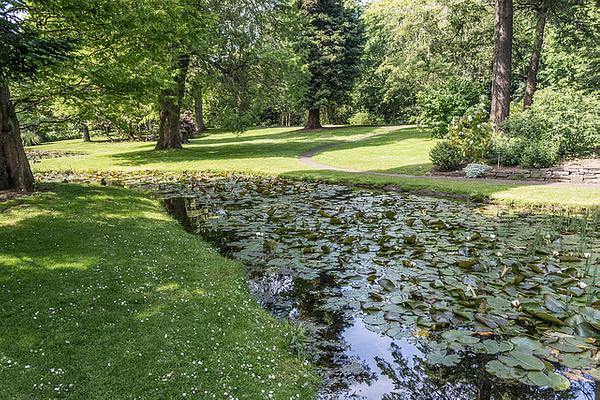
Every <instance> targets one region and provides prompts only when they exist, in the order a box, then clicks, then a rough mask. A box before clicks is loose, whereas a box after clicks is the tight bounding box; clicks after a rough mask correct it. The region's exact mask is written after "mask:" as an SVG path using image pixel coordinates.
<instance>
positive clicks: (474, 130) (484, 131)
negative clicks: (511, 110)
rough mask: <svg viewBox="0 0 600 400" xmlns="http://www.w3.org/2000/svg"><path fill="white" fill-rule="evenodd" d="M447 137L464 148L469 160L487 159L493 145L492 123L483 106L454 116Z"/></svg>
mask: <svg viewBox="0 0 600 400" xmlns="http://www.w3.org/2000/svg"><path fill="white" fill-rule="evenodd" d="M446 138H447V139H448V140H449V141H450V142H452V143H454V144H456V145H457V146H458V147H460V148H461V149H462V152H463V155H464V157H465V160H466V161H467V162H483V161H485V160H487V158H488V156H489V153H490V149H491V146H492V124H491V123H490V122H489V119H488V114H487V113H486V112H485V111H484V108H483V107H482V106H479V107H476V108H473V109H471V110H470V111H469V112H467V114H466V115H465V116H463V117H459V118H453V120H452V123H451V124H450V128H449V132H448V135H447V136H446Z"/></svg>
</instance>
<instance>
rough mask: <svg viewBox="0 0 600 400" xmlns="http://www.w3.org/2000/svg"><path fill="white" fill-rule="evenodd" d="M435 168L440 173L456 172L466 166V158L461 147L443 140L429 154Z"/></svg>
mask: <svg viewBox="0 0 600 400" xmlns="http://www.w3.org/2000/svg"><path fill="white" fill-rule="evenodd" d="M429 158H430V159H431V162H432V163H433V166H434V167H435V169H437V170H438V171H454V170H456V169H458V168H459V167H460V166H461V165H463V164H464V160H465V157H464V155H463V151H462V149H461V148H460V146H459V145H457V144H456V143H453V142H450V141H448V140H443V141H441V142H439V143H437V144H436V145H435V146H434V147H433V148H432V149H431V152H430V153H429Z"/></svg>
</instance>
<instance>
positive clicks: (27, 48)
mask: <svg viewBox="0 0 600 400" xmlns="http://www.w3.org/2000/svg"><path fill="white" fill-rule="evenodd" d="M36 5H37V3H36V2H31V1H29V2H27V3H25V2H23V1H20V0H4V1H2V2H1V3H0V189H14V190H17V191H21V192H26V191H29V190H31V189H32V186H33V174H32V172H31V167H30V165H29V161H28V160H27V156H26V155H25V150H24V149H23V143H22V140H21V133H20V129H19V121H18V118H17V114H16V112H15V107H14V104H13V102H12V99H11V94H10V88H9V85H10V84H11V83H12V82H16V81H19V80H24V79H26V78H31V77H33V76H35V75H36V73H37V72H38V71H39V70H40V69H43V68H45V67H47V66H49V65H52V64H54V63H56V62H58V61H60V60H61V59H64V58H65V57H66V55H67V54H68V53H69V52H70V50H71V49H72V43H71V41H70V40H68V39H64V38H62V37H61V36H60V34H56V33H55V34H53V35H49V34H46V33H45V32H44V25H43V22H42V21H37V23H29V21H32V20H33V19H34V17H35V11H36V9H35V6H36ZM45 18H49V16H48V15H45Z"/></svg>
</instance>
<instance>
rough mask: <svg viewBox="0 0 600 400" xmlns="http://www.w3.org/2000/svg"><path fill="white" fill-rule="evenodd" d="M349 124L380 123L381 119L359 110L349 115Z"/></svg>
mask: <svg viewBox="0 0 600 400" xmlns="http://www.w3.org/2000/svg"><path fill="white" fill-rule="evenodd" d="M349 122H350V125H381V124H382V123H383V120H382V119H381V118H379V117H376V116H374V115H371V114H369V113H368V112H364V111H359V112H357V113H356V114H354V115H353V116H351V117H350V120H349Z"/></svg>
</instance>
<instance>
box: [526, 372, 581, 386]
mask: <svg viewBox="0 0 600 400" xmlns="http://www.w3.org/2000/svg"><path fill="white" fill-rule="evenodd" d="M527 378H528V379H529V380H530V381H531V382H533V383H534V384H536V385H537V386H545V387H549V388H552V389H554V390H567V389H568V388H569V387H571V383H570V382H569V380H568V379H567V378H565V377H564V376H562V375H559V374H557V373H555V372H553V371H551V372H549V373H546V372H542V371H529V372H528V373H527Z"/></svg>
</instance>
